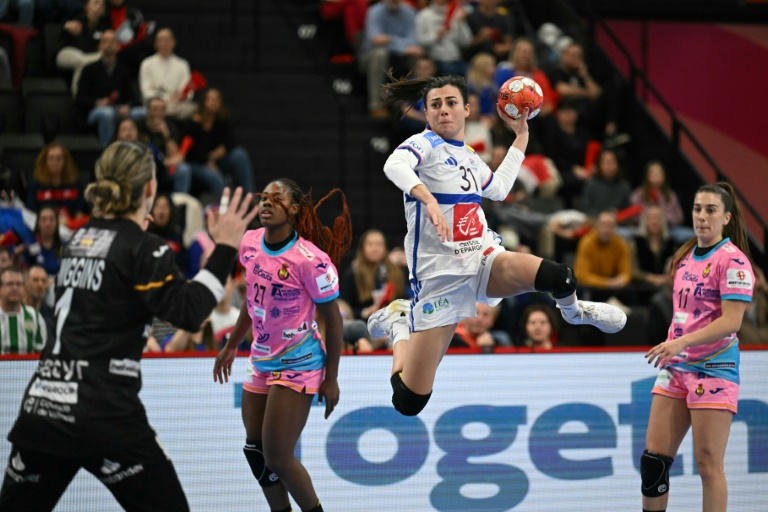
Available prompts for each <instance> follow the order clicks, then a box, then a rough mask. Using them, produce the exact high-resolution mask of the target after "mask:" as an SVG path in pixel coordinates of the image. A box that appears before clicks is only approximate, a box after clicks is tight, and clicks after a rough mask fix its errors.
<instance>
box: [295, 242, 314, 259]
mask: <svg viewBox="0 0 768 512" xmlns="http://www.w3.org/2000/svg"><path fill="white" fill-rule="evenodd" d="M296 248H297V249H298V250H299V252H300V253H301V254H303V255H304V257H305V258H307V259H308V260H309V261H312V260H313V259H315V254H314V253H313V252H312V251H310V250H309V248H308V247H307V246H306V245H304V244H303V243H301V242H299V243H298V245H297V246H296Z"/></svg>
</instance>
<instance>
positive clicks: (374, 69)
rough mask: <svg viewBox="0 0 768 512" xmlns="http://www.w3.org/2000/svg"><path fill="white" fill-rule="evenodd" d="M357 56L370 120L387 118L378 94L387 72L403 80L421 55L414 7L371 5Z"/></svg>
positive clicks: (388, 2)
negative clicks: (364, 83)
mask: <svg viewBox="0 0 768 512" xmlns="http://www.w3.org/2000/svg"><path fill="white" fill-rule="evenodd" d="M360 52H361V59H360V65H361V67H362V71H363V72H364V73H365V75H366V79H367V82H368V110H369V112H370V114H371V116H373V117H377V118H384V117H388V116H389V112H388V111H387V110H386V109H384V108H382V103H381V95H380V92H379V87H380V86H381V84H383V83H384V81H385V79H386V70H387V69H388V68H392V69H393V73H394V75H395V76H398V75H399V76H405V75H406V74H407V72H408V70H410V69H411V68H412V60H413V59H415V58H416V57H420V56H421V55H422V54H423V53H424V51H423V50H422V48H421V47H420V46H419V45H418V44H417V39H416V12H415V11H414V9H413V7H411V6H410V5H408V4H407V3H405V2H404V1H403V0H382V1H381V2H379V3H377V4H374V5H372V6H371V7H370V8H369V9H368V13H367V14H366V17H365V38H364V39H363V44H362V46H361V48H360Z"/></svg>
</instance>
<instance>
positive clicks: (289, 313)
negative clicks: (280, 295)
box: [283, 306, 301, 318]
mask: <svg viewBox="0 0 768 512" xmlns="http://www.w3.org/2000/svg"><path fill="white" fill-rule="evenodd" d="M299 313H301V306H288V307H287V308H283V315H285V318H293V317H295V316H298V315H299Z"/></svg>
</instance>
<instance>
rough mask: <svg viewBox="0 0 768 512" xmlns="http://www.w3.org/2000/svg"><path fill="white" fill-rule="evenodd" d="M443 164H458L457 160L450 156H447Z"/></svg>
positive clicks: (454, 165) (453, 165)
mask: <svg viewBox="0 0 768 512" xmlns="http://www.w3.org/2000/svg"><path fill="white" fill-rule="evenodd" d="M445 165H450V166H452V167H456V166H457V165H459V162H458V161H457V160H456V159H455V158H453V157H452V156H449V157H448V160H446V161H445Z"/></svg>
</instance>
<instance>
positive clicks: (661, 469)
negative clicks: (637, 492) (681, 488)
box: [640, 450, 675, 498]
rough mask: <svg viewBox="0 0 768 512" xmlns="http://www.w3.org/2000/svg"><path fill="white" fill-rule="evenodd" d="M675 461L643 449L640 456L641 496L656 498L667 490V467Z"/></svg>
mask: <svg viewBox="0 0 768 512" xmlns="http://www.w3.org/2000/svg"><path fill="white" fill-rule="evenodd" d="M674 461H675V459H673V458H672V457H667V456H666V455H662V454H660V453H656V452H650V451H648V450H645V451H644V452H643V456H642V457H640V478H641V479H642V481H643V484H642V488H641V491H642V493H643V496H646V497H648V498H658V497H659V496H664V495H665V494H667V493H668V492H669V469H670V468H671V467H672V463H673V462H674Z"/></svg>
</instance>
